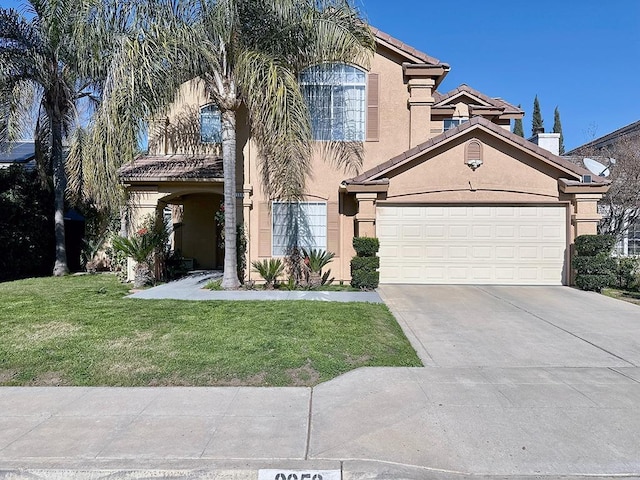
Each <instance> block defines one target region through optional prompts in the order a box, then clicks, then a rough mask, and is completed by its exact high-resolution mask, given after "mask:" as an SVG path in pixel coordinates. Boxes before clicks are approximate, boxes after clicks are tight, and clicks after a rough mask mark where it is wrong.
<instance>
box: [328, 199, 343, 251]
mask: <svg viewBox="0 0 640 480" xmlns="http://www.w3.org/2000/svg"><path fill="white" fill-rule="evenodd" d="M327 250H328V251H329V252H333V253H335V255H336V257H339V256H340V212H339V211H338V202H328V203H327Z"/></svg>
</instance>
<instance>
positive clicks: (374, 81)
mask: <svg viewBox="0 0 640 480" xmlns="http://www.w3.org/2000/svg"><path fill="white" fill-rule="evenodd" d="M368 80H369V81H368V84H367V142H377V141H378V140H380V105H379V102H380V99H379V97H380V95H379V90H380V78H379V75H378V74H377V73H370V74H369V76H368Z"/></svg>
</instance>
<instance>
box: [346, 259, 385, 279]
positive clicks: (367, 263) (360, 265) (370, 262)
mask: <svg viewBox="0 0 640 480" xmlns="http://www.w3.org/2000/svg"><path fill="white" fill-rule="evenodd" d="M378 268H380V257H353V258H352V259H351V274H352V275H353V272H354V271H355V270H362V269H366V270H369V271H374V270H377V269H378Z"/></svg>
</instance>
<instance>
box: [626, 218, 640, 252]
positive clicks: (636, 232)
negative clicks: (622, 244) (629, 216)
mask: <svg viewBox="0 0 640 480" xmlns="http://www.w3.org/2000/svg"><path fill="white" fill-rule="evenodd" d="M627 238H628V241H629V248H628V254H629V255H640V222H635V223H634V224H633V225H631V226H630V227H629V231H628V232H627Z"/></svg>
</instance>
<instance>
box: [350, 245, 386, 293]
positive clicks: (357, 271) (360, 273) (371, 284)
mask: <svg viewBox="0 0 640 480" xmlns="http://www.w3.org/2000/svg"><path fill="white" fill-rule="evenodd" d="M353 248H354V249H355V251H356V254H357V256H356V257H353V258H352V259H351V286H352V287H353V288H359V289H362V290H371V289H374V288H376V287H377V286H378V284H379V283H380V273H379V272H378V271H377V270H378V268H379V267H380V258H379V257H378V256H376V253H378V249H379V248H380V241H379V240H378V239H377V238H371V237H354V239H353Z"/></svg>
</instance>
